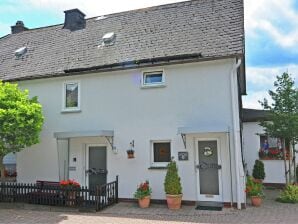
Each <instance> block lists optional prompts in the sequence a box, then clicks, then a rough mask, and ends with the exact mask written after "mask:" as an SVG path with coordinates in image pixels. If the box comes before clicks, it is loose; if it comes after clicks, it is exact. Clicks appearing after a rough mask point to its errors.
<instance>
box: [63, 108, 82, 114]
mask: <svg viewBox="0 0 298 224" xmlns="http://www.w3.org/2000/svg"><path fill="white" fill-rule="evenodd" d="M81 112H82V111H81V109H72V110H66V109H65V110H62V111H61V113H62V114H68V113H81Z"/></svg>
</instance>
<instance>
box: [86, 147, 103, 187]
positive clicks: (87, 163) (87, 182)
mask: <svg viewBox="0 0 298 224" xmlns="http://www.w3.org/2000/svg"><path fill="white" fill-rule="evenodd" d="M90 147H105V148H106V151H107V153H106V167H107V169H108V146H107V144H86V147H85V169H84V170H83V172H84V175H85V186H86V187H88V188H89V175H87V172H86V171H87V170H88V169H89V148H90ZM107 179H108V174H107Z"/></svg>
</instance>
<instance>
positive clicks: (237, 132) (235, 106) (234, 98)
mask: <svg viewBox="0 0 298 224" xmlns="http://www.w3.org/2000/svg"><path fill="white" fill-rule="evenodd" d="M240 65H241V59H238V61H237V63H236V65H234V66H233V68H232V71H231V95H232V97H231V98H232V115H233V117H232V119H233V137H234V139H233V140H234V144H233V145H234V152H235V171H236V191H237V197H236V198H237V209H241V192H240V191H241V190H240V170H239V169H240V166H239V149H240V147H241V146H240V144H239V142H240V139H239V138H240V127H239V120H238V117H239V113H238V109H239V107H238V91H237V69H238V68H239V66H240Z"/></svg>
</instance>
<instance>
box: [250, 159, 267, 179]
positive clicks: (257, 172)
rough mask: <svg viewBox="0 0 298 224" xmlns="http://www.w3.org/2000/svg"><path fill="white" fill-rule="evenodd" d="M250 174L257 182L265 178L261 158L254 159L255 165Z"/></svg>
mask: <svg viewBox="0 0 298 224" xmlns="http://www.w3.org/2000/svg"><path fill="white" fill-rule="evenodd" d="M252 176H253V177H254V181H255V182H258V183H262V182H263V180H264V179H265V169H264V163H263V161H261V160H258V159H257V160H256V161H255V165H254V168H253V171H252Z"/></svg>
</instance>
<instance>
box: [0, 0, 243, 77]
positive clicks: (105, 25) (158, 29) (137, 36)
mask: <svg viewBox="0 0 298 224" xmlns="http://www.w3.org/2000/svg"><path fill="white" fill-rule="evenodd" d="M243 15H244V13H243V0H214V1H211V0H193V1H186V2H180V3H174V4H168V5H162V6H156V7H151V8H145V9H139V10H133V11H127V12H122V13H115V14H111V15H106V19H102V20H96V19H95V18H90V19H87V21H86V28H85V29H81V30H77V31H73V32H71V31H69V30H67V29H62V27H63V24H62V25H61V24H60V25H55V26H49V27H43V28H38V29H31V30H28V31H24V32H21V33H18V34H10V35H7V36H4V37H2V38H0V79H2V80H21V79H29V78H37V77H48V76H59V75H65V72H66V70H75V69H85V68H92V67H94V68H99V67H101V66H106V67H109V66H110V67H111V66H113V65H115V64H121V63H122V64H123V63H124V64H125V63H128V62H134V61H142V60H145V59H152V58H156V59H158V58H164V57H172V56H181V57H183V56H186V55H196V54H201V56H202V58H220V57H229V56H235V55H243V52H244V44H243V37H244V26H243V24H244V21H243V20H244V18H243V17H244V16H243ZM108 32H115V34H116V41H115V44H114V45H113V46H105V47H98V46H99V45H100V44H101V38H102V36H103V35H104V34H105V33H108ZM23 46H27V49H28V51H27V53H26V54H25V55H24V56H22V57H21V58H19V59H16V57H15V56H14V51H15V50H16V49H18V48H20V47H23Z"/></svg>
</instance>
